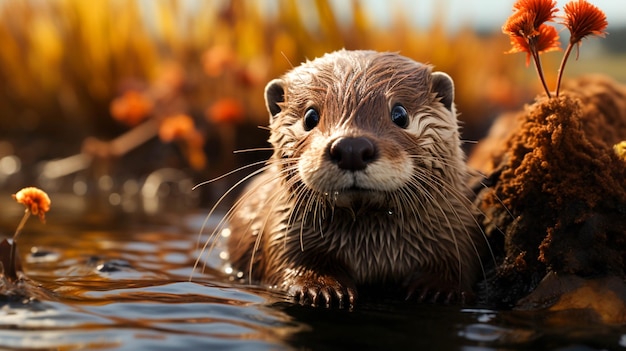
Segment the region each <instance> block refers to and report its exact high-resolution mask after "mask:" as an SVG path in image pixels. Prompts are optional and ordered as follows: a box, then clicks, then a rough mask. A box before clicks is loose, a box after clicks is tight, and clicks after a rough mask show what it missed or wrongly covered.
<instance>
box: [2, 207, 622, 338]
mask: <svg viewBox="0 0 626 351" xmlns="http://www.w3.org/2000/svg"><path fill="white" fill-rule="evenodd" d="M203 216H204V215H203V214H196V215H188V216H185V217H183V218H181V221H180V223H179V224H177V225H165V224H163V223H160V224H158V225H155V224H153V223H149V222H148V223H142V224H127V225H120V224H116V223H117V222H118V221H121V219H119V218H116V219H111V218H109V219H107V220H104V221H91V222H89V221H86V222H87V223H83V224H77V223H76V221H75V222H70V223H57V224H55V223H54V220H53V217H52V216H50V217H49V221H48V224H47V225H45V226H43V225H38V224H36V223H35V222H30V223H29V225H28V226H27V229H26V230H25V231H24V233H23V234H24V236H23V237H22V238H21V239H20V241H19V243H20V252H21V254H22V260H23V262H24V271H25V272H26V274H27V276H28V280H27V282H26V284H25V286H26V289H27V290H28V291H30V293H31V294H32V295H33V296H35V299H31V300H28V299H26V300H20V299H17V300H15V299H12V300H6V299H5V301H0V306H1V307H0V349H12V350H14V349H17V350H95V349H97V350H179V349H188V350H196V349H198V350H211V349H218V350H223V349H234V350H291V349H299V350H344V349H360V350H380V349H387V350H393V349H405V350H553V349H554V350H602V349H625V346H626V335H625V334H626V330H624V329H622V328H620V327H609V326H600V325H594V324H593V323H590V322H586V321H585V320H584V319H583V318H581V317H580V316H577V315H576V314H572V315H563V314H560V315H554V314H547V313H541V312H537V313H528V312H525V313H522V312H512V311H493V310H491V309H487V308H478V307H475V308H474V307H473V308H469V307H460V306H440V305H431V304H416V303H408V304H407V303H403V302H400V301H361V303H360V304H359V305H358V306H356V307H355V308H353V309H352V310H339V309H324V308H310V307H302V306H297V305H293V304H291V303H290V302H289V299H288V298H287V297H286V296H284V295H282V294H280V293H277V292H275V291H270V290H267V289H263V288H261V287H252V286H246V285H243V284H240V283H237V282H234V281H231V279H229V277H228V276H226V275H224V274H222V273H221V272H220V270H219V269H218V268H219V267H218V264H217V262H220V259H219V251H220V250H219V247H218V249H216V250H213V251H212V253H211V256H210V257H209V258H208V259H207V260H206V261H207V262H210V266H209V267H206V268H205V269H204V270H203V271H201V270H196V271H194V270H193V266H194V263H195V259H196V257H197V256H198V254H199V251H198V250H197V249H196V242H197V238H198V237H197V234H198V231H199V227H200V225H199V223H201V222H202V220H203ZM15 222H17V219H16V220H15ZM6 228H7V229H3V232H5V233H7V232H10V229H9V228H10V225H7V226H6ZM204 239H206V235H205V237H204V238H202V240H204ZM31 247H32V248H34V249H33V250H32V252H31V251H29V250H30V248H31ZM191 275H193V279H192V280H191V281H190V280H189V277H190V276H191Z"/></svg>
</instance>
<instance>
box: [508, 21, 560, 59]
mask: <svg viewBox="0 0 626 351" xmlns="http://www.w3.org/2000/svg"><path fill="white" fill-rule="evenodd" d="M531 41H532V42H533V45H534V46H535V50H537V53H539V54H541V53H544V52H550V51H557V50H561V45H560V42H559V34H558V32H557V30H556V28H554V27H552V26H549V25H547V24H542V25H541V26H539V28H538V30H537V35H535V36H533V37H531V38H530V39H527V38H525V37H521V36H511V46H512V48H511V50H509V51H507V52H506V53H507V54H511V53H516V52H525V53H526V66H528V65H529V64H530V58H531V52H532V49H531V47H530V45H531V44H530V42H531Z"/></svg>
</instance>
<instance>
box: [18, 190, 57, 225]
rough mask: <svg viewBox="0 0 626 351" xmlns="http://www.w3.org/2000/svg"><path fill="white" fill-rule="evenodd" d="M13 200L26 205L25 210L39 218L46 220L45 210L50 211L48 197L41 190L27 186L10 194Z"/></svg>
mask: <svg viewBox="0 0 626 351" xmlns="http://www.w3.org/2000/svg"><path fill="white" fill-rule="evenodd" d="M12 196H13V198H14V199H15V201H17V202H18V203H21V204H22V205H24V206H26V210H28V211H30V212H31V213H32V214H34V215H35V216H39V220H41V221H42V222H45V221H46V212H48V211H50V198H49V197H48V194H46V193H45V192H44V191H43V190H41V189H38V188H35V187H28V188H24V189H22V190H20V191H18V192H17V193H16V194H13V195H12Z"/></svg>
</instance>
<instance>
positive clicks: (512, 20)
mask: <svg viewBox="0 0 626 351" xmlns="http://www.w3.org/2000/svg"><path fill="white" fill-rule="evenodd" d="M513 9H514V11H515V12H513V14H512V15H511V16H510V17H509V18H508V19H507V21H506V22H505V23H504V26H502V32H503V33H505V34H507V35H508V36H509V38H510V40H511V45H512V46H513V48H512V49H511V50H509V51H508V52H507V53H514V52H525V53H526V54H527V56H526V65H529V64H530V58H531V57H532V58H533V60H534V61H535V67H536V68H537V74H538V75H539V79H540V80H541V84H542V85H543V88H544V89H545V91H546V94H547V95H548V97H550V96H551V95H550V90H549V89H548V86H547V84H546V80H545V78H544V76H543V69H542V68H541V60H540V59H539V54H540V53H543V52H547V51H553V50H558V49H559V41H558V38H559V36H558V34H557V32H556V30H555V29H554V28H553V27H550V26H548V25H545V24H544V22H547V21H551V20H553V19H554V13H555V12H556V11H557V9H556V1H554V0H518V1H517V2H515V4H513Z"/></svg>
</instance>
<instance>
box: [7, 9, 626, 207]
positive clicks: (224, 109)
mask: <svg viewBox="0 0 626 351" xmlns="http://www.w3.org/2000/svg"><path fill="white" fill-rule="evenodd" d="M558 3H559V6H562V5H563V4H564V3H565V1H559V2H558ZM592 3H594V4H596V5H597V6H598V7H600V8H601V9H603V10H604V11H605V12H606V13H607V17H608V21H609V28H608V30H607V31H608V32H609V35H608V36H607V37H606V38H603V39H602V38H600V39H598V38H590V39H586V40H584V41H583V45H582V46H581V51H580V58H579V60H578V61H573V60H572V61H571V63H570V64H569V66H568V67H567V69H566V77H574V76H577V75H579V74H583V73H595V72H600V73H605V74H608V75H611V76H613V77H614V78H615V79H616V80H619V81H626V68H625V67H626V66H625V65H624V60H625V59H626V40H625V36H624V33H626V30H625V24H626V7H624V6H623V4H622V3H621V1H614V0H597V1H592ZM512 4H513V0H509V1H504V0H477V1H465V0H448V1H441V0H429V1H426V0H420V1H411V0H402V1H400V0H397V1H377V0H368V1H356V0H354V1H342V0H335V1H332V0H307V1H296V0H272V1H251V0H249V1H245V0H242V1H225V0H224V1H200V0H197V1H191V0H187V1H165V0H160V1H149V0H145V1H139V0H138V1H114V0H110V1H83V0H54V1H37V0H3V1H0V85H1V89H0V189H1V190H2V192H6V193H8V194H10V193H12V192H15V191H16V190H17V189H19V188H20V187H22V186H26V185H37V186H40V187H42V188H44V189H46V190H47V191H48V192H51V193H55V192H57V193H59V194H66V195H69V196H73V197H74V198H78V199H80V201H81V202H78V203H75V202H72V201H69V200H68V201H67V202H64V203H65V204H66V205H67V206H70V205H69V204H73V205H71V206H74V207H75V209H81V208H84V207H86V206H88V205H89V204H90V203H93V202H95V203H99V204H101V205H105V206H103V207H98V208H100V209H102V208H106V209H108V210H111V209H113V210H114V211H118V210H119V211H122V212H137V211H140V212H141V211H143V212H148V213H158V212H159V211H161V210H163V207H161V206H166V205H168V204H169V205H170V206H174V207H175V208H176V209H181V208H182V209H184V208H193V207H196V206H198V205H207V206H208V205H210V204H211V203H212V202H214V201H215V199H216V197H217V196H218V195H219V194H220V193H222V192H223V191H225V190H226V189H227V188H228V187H229V185H231V184H233V183H234V182H235V181H236V180H237V179H240V178H241V177H243V176H244V175H245V174H247V172H249V171H245V170H244V171H242V172H241V173H238V174H235V175H233V176H232V177H228V178H225V179H222V180H220V181H216V182H214V183H212V184H210V185H209V186H205V187H201V188H200V189H199V190H195V191H191V187H192V186H193V185H194V184H197V183H199V182H201V181H203V180H207V179H211V178H214V177H216V176H219V175H221V174H224V173H226V172H228V171H230V170H232V169H235V168H237V167H240V166H242V165H245V164H247V163H251V162H253V161H257V160H262V159H264V158H266V157H267V156H268V153H267V151H250V152H242V153H238V154H233V151H234V150H247V149H251V148H255V147H261V148H262V147H265V146H266V144H265V139H266V137H267V131H266V130H263V129H262V128H258V126H263V125H266V120H267V113H266V111H265V107H264V105H263V88H264V86H265V84H266V83H267V82H268V81H269V80H270V79H272V78H274V77H276V76H278V75H280V74H282V73H284V72H285V71H286V70H289V69H290V68H291V67H293V66H295V65H297V64H299V63H300V62H302V61H304V60H306V59H307V58H311V59H312V58H315V57H318V56H320V55H322V54H323V53H325V52H329V51H333V50H337V49H340V48H347V49H373V50H383V51H397V52H399V53H401V54H403V55H405V56H409V57H411V58H413V59H415V60H418V61H423V62H428V63H431V64H433V65H435V66H436V69H437V70H443V71H446V72H448V73H449V74H450V75H451V76H452V77H453V78H454V80H455V82H456V89H457V105H458V109H459V111H460V112H461V117H460V118H461V119H462V120H463V121H464V128H463V132H464V139H466V140H468V141H470V142H471V141H475V140H478V139H479V138H480V137H481V136H482V135H484V133H485V131H486V128H487V127H488V126H489V124H490V123H491V121H492V120H493V119H494V118H495V117H496V116H497V115H499V114H500V113H502V112H504V111H510V110H513V109H516V108H519V107H520V106H522V105H523V104H524V103H526V102H529V101H532V99H533V97H534V96H535V95H536V94H537V93H539V92H540V84H539V82H538V80H537V79H536V75H535V71H534V67H532V66H531V67H526V66H525V57H524V55H523V54H515V55H506V54H504V52H505V51H507V50H508V46H509V42H508V38H507V37H506V36H505V35H503V34H502V33H501V31H500V27H501V25H502V23H504V21H505V20H506V18H507V17H508V16H509V14H510V13H511V8H512ZM557 27H559V29H561V28H562V26H560V25H558V24H557ZM560 33H561V36H562V40H565V41H566V40H567V31H561V32H560ZM560 58H561V56H560V54H559V53H548V54H546V55H545V57H544V60H545V61H544V68H545V70H546V75H547V77H548V81H549V84H550V85H553V82H554V81H555V78H556V73H557V72H556V70H557V66H558V63H559V61H560ZM468 145H470V146H471V143H468ZM56 198H58V196H57V197H56ZM178 198H179V199H181V200H180V201H182V202H177V201H175V200H173V199H178ZM163 199H168V201H166V203H164V201H163ZM92 200H93V201H92Z"/></svg>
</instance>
